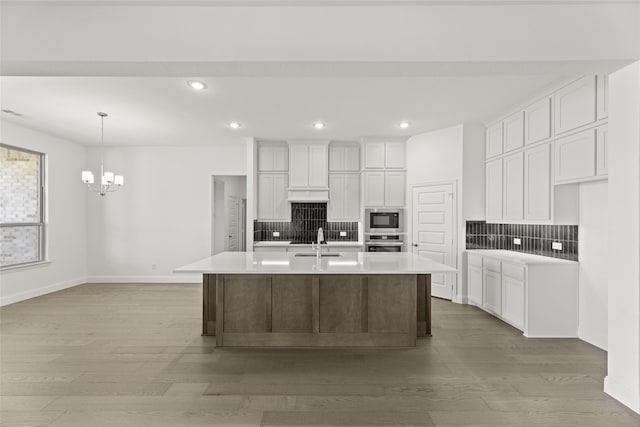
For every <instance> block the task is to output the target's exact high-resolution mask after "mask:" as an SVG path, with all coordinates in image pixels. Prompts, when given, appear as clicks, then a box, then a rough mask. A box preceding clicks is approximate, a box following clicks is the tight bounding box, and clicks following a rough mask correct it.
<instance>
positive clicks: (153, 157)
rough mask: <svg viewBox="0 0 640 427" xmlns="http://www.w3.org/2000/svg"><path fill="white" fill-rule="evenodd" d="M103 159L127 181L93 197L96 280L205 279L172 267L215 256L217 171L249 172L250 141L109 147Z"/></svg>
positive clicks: (94, 152)
mask: <svg viewBox="0 0 640 427" xmlns="http://www.w3.org/2000/svg"><path fill="white" fill-rule="evenodd" d="M88 152H89V158H90V160H91V162H92V164H93V165H94V167H96V168H97V164H98V162H99V159H100V150H99V149H97V148H91V149H89V150H88ZM105 163H106V167H107V169H109V170H112V171H114V172H117V173H120V174H122V175H124V177H125V186H124V187H123V188H122V189H121V190H120V191H119V192H117V193H113V194H109V195H107V196H106V197H99V196H96V195H92V196H91V197H90V198H89V202H88V222H89V232H88V241H89V248H88V251H89V259H88V271H89V279H90V281H92V282H99V281H129V282H131V281H141V282H145V281H167V282H169V281H175V282H184V281H199V280H200V278H199V277H195V276H188V275H183V274H173V273H172V270H173V269H174V268H176V267H180V266H182V265H184V264H187V263H190V262H193V261H195V260H198V259H201V258H205V257H207V256H210V254H211V249H212V248H211V245H212V241H211V235H212V232H211V227H212V226H211V224H212V220H211V219H212V212H211V209H212V200H211V194H212V191H211V182H212V180H211V177H212V175H244V174H246V167H247V156H246V145H245V144H240V145H215V146H211V147H126V148H125V147H111V148H108V149H107V153H106V155H105ZM154 264H155V266H156V268H155V269H153V267H152V266H153V265H154Z"/></svg>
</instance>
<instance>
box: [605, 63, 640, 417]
mask: <svg viewBox="0 0 640 427" xmlns="http://www.w3.org/2000/svg"><path fill="white" fill-rule="evenodd" d="M609 89H610V93H609V108H610V110H609V141H610V142H609V144H610V145H609V248H610V250H609V284H608V286H609V298H608V301H609V322H608V323H609V324H608V332H609V336H608V359H607V364H608V372H607V377H606V378H605V382H604V390H605V392H607V393H608V394H610V395H611V396H613V397H614V398H616V399H618V400H619V401H621V402H622V403H624V404H625V405H627V406H629V407H630V408H631V409H633V410H634V411H636V412H640V290H639V288H640V62H635V63H633V64H631V65H629V66H627V67H625V68H623V69H621V70H619V71H617V72H615V73H613V74H611V75H610V77H609Z"/></svg>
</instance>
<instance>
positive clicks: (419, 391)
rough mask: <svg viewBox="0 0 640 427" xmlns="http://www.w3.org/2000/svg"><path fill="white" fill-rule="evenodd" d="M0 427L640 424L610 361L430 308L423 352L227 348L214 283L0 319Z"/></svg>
mask: <svg viewBox="0 0 640 427" xmlns="http://www.w3.org/2000/svg"><path fill="white" fill-rule="evenodd" d="M0 320H1V323H0V332H1V335H0V344H1V356H2V358H1V361H0V364H1V371H2V377H1V380H2V384H1V396H0V399H1V400H0V409H1V423H2V425H3V426H79V427H100V426H120V427H122V426H145V427H163V426H214V425H219V426H222V425H224V426H227V425H228V426H231V425H247V426H256V425H269V426H277V425H289V426H290V425H413V426H416V425H442V426H445V425H505V426H522V425H525V426H560V425H561V426H567V425H576V426H578V425H579V426H627V425H629V426H639V425H640V416H638V415H636V414H634V413H633V412H632V411H631V410H629V409H627V408H626V407H624V406H623V405H621V404H620V403H618V402H616V401H615V400H614V399H612V398H610V397H609V396H607V395H606V394H605V393H604V392H603V391H602V388H603V386H602V382H603V378H604V376H605V374H606V354H605V352H603V351H601V350H599V349H597V348H595V347H593V346H591V345H589V344H587V343H584V342H582V341H579V340H575V339H527V338H524V337H523V336H522V335H521V333H520V332H519V331H517V330H515V329H513V328H511V327H510V326H508V325H506V324H504V323H502V322H500V321H499V320H497V319H495V318H493V317H491V316H489V315H488V314H486V313H484V312H482V311H481V310H478V309H476V308H474V307H471V306H464V305H457V304H452V303H450V302H446V301H442V300H434V301H433V337H432V338H422V339H419V340H418V347H417V348H415V349H408V350H407V349H403V350H398V349H395V350H394V349H387V350H333V349H318V350H304V349H299V350H285V349H277V350H274V349H269V350H255V349H216V348H215V344H214V343H215V337H201V336H200V331H201V326H202V324H201V286H200V285H194V284H188V285H176V284H167V285H163V284H88V285H82V286H78V287H75V288H71V289H67V290H64V291H60V292H56V293H53V294H49V295H46V296H42V297H39V298H34V299H31V300H28V301H24V302H21V303H17V304H13V305H10V306H7V307H3V308H2V309H1V311H0Z"/></svg>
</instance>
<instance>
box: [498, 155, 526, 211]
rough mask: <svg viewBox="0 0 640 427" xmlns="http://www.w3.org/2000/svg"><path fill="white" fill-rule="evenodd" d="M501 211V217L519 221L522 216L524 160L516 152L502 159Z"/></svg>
mask: <svg viewBox="0 0 640 427" xmlns="http://www.w3.org/2000/svg"><path fill="white" fill-rule="evenodd" d="M503 168H504V179H503V188H504V195H503V211H502V218H503V219H505V220H509V221H520V220H522V219H523V218H524V162H523V154H522V153H518V154H514V155H511V156H509V157H505V158H504V159H503Z"/></svg>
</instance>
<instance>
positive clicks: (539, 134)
mask: <svg viewBox="0 0 640 427" xmlns="http://www.w3.org/2000/svg"><path fill="white" fill-rule="evenodd" d="M550 137H551V98H544V99H541V100H540V101H538V102H536V103H535V104H532V105H530V106H528V107H527V108H525V110H524V143H525V145H526V144H533V143H535V142H538V141H542V140H544V139H547V138H550Z"/></svg>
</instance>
